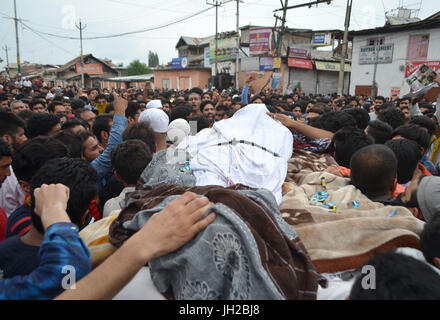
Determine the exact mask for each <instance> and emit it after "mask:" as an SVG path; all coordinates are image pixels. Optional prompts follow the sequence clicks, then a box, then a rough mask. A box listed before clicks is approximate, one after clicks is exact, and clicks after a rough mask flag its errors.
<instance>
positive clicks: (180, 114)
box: [170, 104, 192, 123]
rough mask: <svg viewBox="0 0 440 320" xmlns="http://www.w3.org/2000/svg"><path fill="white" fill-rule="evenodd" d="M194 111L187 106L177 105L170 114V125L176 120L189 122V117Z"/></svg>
mask: <svg viewBox="0 0 440 320" xmlns="http://www.w3.org/2000/svg"><path fill="white" fill-rule="evenodd" d="M191 112H192V109H191V107H189V106H188V105H187V104H178V105H176V106H175V107H174V108H173V109H172V110H171V113H170V123H171V122H172V121H173V120H176V119H185V120H188V117H189V115H190V114H191Z"/></svg>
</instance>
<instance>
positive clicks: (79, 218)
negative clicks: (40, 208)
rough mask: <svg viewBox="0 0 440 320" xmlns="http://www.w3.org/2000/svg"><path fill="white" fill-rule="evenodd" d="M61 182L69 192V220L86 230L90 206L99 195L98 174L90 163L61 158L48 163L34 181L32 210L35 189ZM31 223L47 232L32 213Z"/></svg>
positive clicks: (32, 184) (32, 182) (37, 217)
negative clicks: (84, 224)
mask: <svg viewBox="0 0 440 320" xmlns="http://www.w3.org/2000/svg"><path fill="white" fill-rule="evenodd" d="M52 183H61V184H64V185H65V186H67V187H68V188H69V190H70V193H69V201H68V202H67V209H66V211H67V214H68V215H69V218H70V220H71V221H72V222H73V223H75V224H76V225H78V227H80V228H82V227H83V217H84V215H85V213H86V211H87V210H88V208H89V206H90V203H91V202H92V200H93V199H94V198H95V197H96V195H97V194H98V174H97V173H96V170H95V169H94V168H93V167H92V166H91V165H90V164H89V163H88V162H87V161H84V160H81V159H73V158H58V159H52V160H49V161H48V162H47V163H46V164H44V165H43V166H42V167H41V168H40V170H38V172H37V173H36V174H35V176H34V177H33V178H32V180H31V200H32V209H34V208H35V197H34V190H35V189H36V188H39V187H41V185H42V184H52ZM31 218H32V224H33V225H34V226H35V228H36V229H37V230H38V231H39V232H41V233H44V229H43V226H42V224H41V220H40V217H39V216H37V215H36V214H35V213H34V212H32V214H31Z"/></svg>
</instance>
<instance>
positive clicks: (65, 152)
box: [12, 136, 69, 182]
mask: <svg viewBox="0 0 440 320" xmlns="http://www.w3.org/2000/svg"><path fill="white" fill-rule="evenodd" d="M67 156H69V149H68V148H67V147H66V146H65V145H64V144H63V143H62V142H61V141H59V140H56V139H54V138H53V137H44V136H40V137H36V138H33V139H30V140H27V141H25V142H24V143H23V144H22V145H20V146H19V147H18V148H17V150H16V151H15V152H14V155H13V157H12V168H13V169H14V174H15V176H16V177H17V180H22V181H26V182H30V181H31V179H32V176H33V175H34V174H35V173H36V172H37V171H38V170H39V169H40V168H41V166H43V165H44V164H45V163H46V162H47V161H49V160H51V159H54V158H61V157H67Z"/></svg>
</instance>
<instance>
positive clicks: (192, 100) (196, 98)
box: [188, 88, 203, 117]
mask: <svg viewBox="0 0 440 320" xmlns="http://www.w3.org/2000/svg"><path fill="white" fill-rule="evenodd" d="M202 93H203V92H202V89H200V88H192V89H191V90H190V92H189V95H188V104H189V105H190V107H191V109H192V113H191V117H194V116H198V115H201V114H202V112H201V111H200V105H201V103H202Z"/></svg>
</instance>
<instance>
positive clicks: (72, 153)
mask: <svg viewBox="0 0 440 320" xmlns="http://www.w3.org/2000/svg"><path fill="white" fill-rule="evenodd" d="M53 138H54V139H56V140H58V141H61V142H62V143H63V144H64V145H65V146H66V147H67V149H69V157H70V158H81V145H82V141H81V139H80V137H78V136H77V135H75V134H73V133H71V132H69V131H60V132H58V133H56V134H55V135H53Z"/></svg>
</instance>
